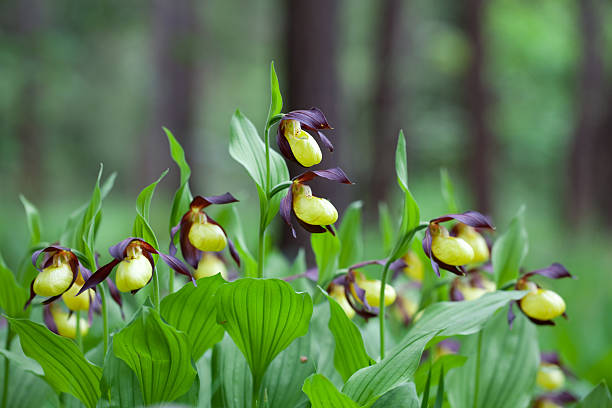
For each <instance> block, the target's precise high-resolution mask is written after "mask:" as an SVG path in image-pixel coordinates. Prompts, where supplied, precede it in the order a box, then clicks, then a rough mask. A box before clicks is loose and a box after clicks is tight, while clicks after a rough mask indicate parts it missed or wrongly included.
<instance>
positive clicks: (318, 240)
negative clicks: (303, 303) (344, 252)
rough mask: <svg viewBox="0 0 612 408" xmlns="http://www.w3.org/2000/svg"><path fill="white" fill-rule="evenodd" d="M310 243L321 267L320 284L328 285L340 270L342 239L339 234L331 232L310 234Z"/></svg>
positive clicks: (318, 266)
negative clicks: (339, 259)
mask: <svg viewBox="0 0 612 408" xmlns="http://www.w3.org/2000/svg"><path fill="white" fill-rule="evenodd" d="M310 245H311V246H312V251H313V252H314V254H315V259H316V261H317V268H318V269H319V279H318V284H319V286H321V287H326V286H327V283H328V282H329V281H330V280H331V278H332V277H333V275H334V274H335V273H336V271H337V270H338V256H339V255H340V240H339V239H338V237H337V236H335V235H332V234H329V233H325V234H310Z"/></svg>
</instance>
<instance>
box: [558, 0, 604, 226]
mask: <svg viewBox="0 0 612 408" xmlns="http://www.w3.org/2000/svg"><path fill="white" fill-rule="evenodd" d="M578 3H579V11H580V13H579V24H580V30H581V34H582V47H581V48H582V59H581V63H580V73H579V79H578V81H579V82H578V95H577V99H578V106H577V111H578V117H577V123H576V128H575V130H574V137H573V141H572V147H571V152H570V160H569V161H570V178H569V181H570V183H569V186H568V187H569V188H568V192H567V203H568V210H569V216H570V219H571V220H572V222H573V223H574V224H577V223H579V222H580V221H581V220H584V219H585V217H586V216H588V215H589V212H590V211H592V210H593V209H594V207H595V203H594V200H595V199H596V196H597V191H598V190H599V189H603V190H609V183H610V179H607V180H606V179H598V176H600V175H601V174H602V172H601V171H603V170H604V169H609V166H610V159H609V157H602V158H601V161H600V160H598V159H600V156H599V154H600V153H602V152H608V155H609V152H610V150H607V151H606V150H603V151H602V150H601V149H605V148H606V147H608V148H609V147H610V142H609V141H608V140H606V139H609V137H610V135H609V133H608V134H606V136H605V137H602V138H600V140H599V141H600V142H601V143H602V146H598V145H597V142H598V133H599V131H601V130H602V121H603V114H604V110H605V87H604V86H603V84H604V67H603V58H602V52H603V42H602V33H601V22H600V21H599V18H598V12H597V10H596V6H595V2H594V1H593V0H578ZM606 156H607V155H606ZM599 167H601V169H600V170H601V171H597V170H598V168H599ZM608 210H609V209H608Z"/></svg>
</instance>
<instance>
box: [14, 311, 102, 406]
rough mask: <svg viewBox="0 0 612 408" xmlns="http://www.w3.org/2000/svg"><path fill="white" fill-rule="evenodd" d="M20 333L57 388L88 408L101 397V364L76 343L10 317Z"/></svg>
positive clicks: (29, 353)
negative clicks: (82, 351)
mask: <svg viewBox="0 0 612 408" xmlns="http://www.w3.org/2000/svg"><path fill="white" fill-rule="evenodd" d="M7 320H8V321H9V323H10V325H11V327H12V328H13V330H15V332H16V333H17V334H18V335H19V340H20V342H21V348H22V349H23V352H24V353H25V355H26V356H28V357H30V358H33V359H34V360H36V361H37V362H38V363H39V364H40V366H41V367H42V369H43V371H44V372H45V379H46V380H47V382H48V383H49V384H50V385H51V386H52V387H53V388H54V389H55V390H56V391H58V392H66V393H68V394H71V395H74V396H75V397H76V398H78V399H79V400H80V401H81V402H82V403H83V404H85V405H86V406H87V407H89V408H93V407H95V406H96V404H97V401H98V399H99V398H100V377H101V376H102V370H101V369H100V367H96V366H95V365H93V364H91V363H89V362H88V361H87V360H86V359H85V357H84V356H83V353H81V351H80V350H79V348H78V347H77V346H76V344H75V343H74V342H73V341H72V340H69V339H67V338H65V337H61V336H58V335H57V334H54V333H52V332H51V331H49V329H47V328H46V327H44V326H42V325H40V324H37V323H34V322H31V321H29V320H21V319H13V318H8V319H7Z"/></svg>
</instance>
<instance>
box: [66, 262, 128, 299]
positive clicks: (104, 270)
mask: <svg viewBox="0 0 612 408" xmlns="http://www.w3.org/2000/svg"><path fill="white" fill-rule="evenodd" d="M119 262H121V260H120V259H116V258H115V259H113V260H112V261H110V262H109V263H107V264H106V265H104V266H102V267H101V268H100V269H98V270H97V271H96V272H94V273H93V274H92V275H91V276H90V277H89V279H87V280H86V281H85V283H84V284H83V287H82V288H81V290H80V291H79V293H77V296H78V295H80V294H81V293H83V292H85V291H86V290H87V289H91V288H93V287H94V286H96V285H98V284H99V283H101V282H102V281H104V280H105V279H106V278H108V275H110V273H111V271H112V270H113V268H115V266H117V265H118V264H119Z"/></svg>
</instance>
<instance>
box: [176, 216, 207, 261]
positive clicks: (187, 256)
mask: <svg viewBox="0 0 612 408" xmlns="http://www.w3.org/2000/svg"><path fill="white" fill-rule="evenodd" d="M192 224H193V222H192V221H191V219H190V217H187V216H184V217H183V219H182V220H181V232H180V236H179V241H180V243H181V252H182V253H183V259H184V260H185V262H187V263H188V264H189V265H191V266H193V267H194V268H197V267H198V262H200V258H201V257H202V251H200V250H199V249H197V248H196V247H194V246H193V245H192V244H191V241H189V230H190V229H191V225H192Z"/></svg>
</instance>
